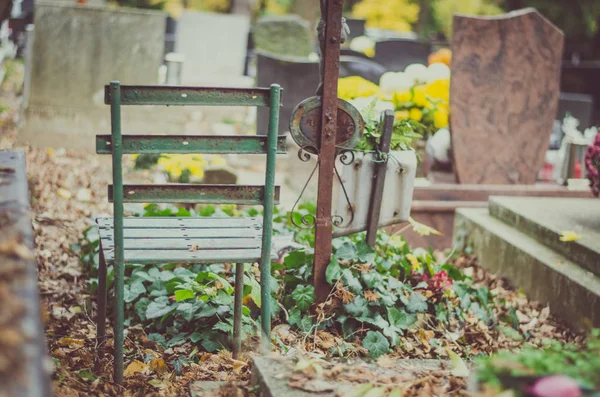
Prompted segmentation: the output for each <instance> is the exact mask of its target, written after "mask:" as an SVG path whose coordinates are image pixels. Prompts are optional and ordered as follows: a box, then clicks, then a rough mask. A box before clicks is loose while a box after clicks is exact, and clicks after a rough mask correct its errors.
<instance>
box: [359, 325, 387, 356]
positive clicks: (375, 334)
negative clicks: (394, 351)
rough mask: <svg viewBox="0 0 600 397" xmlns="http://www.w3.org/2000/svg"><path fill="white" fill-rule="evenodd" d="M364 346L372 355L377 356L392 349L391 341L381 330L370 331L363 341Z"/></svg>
mask: <svg viewBox="0 0 600 397" xmlns="http://www.w3.org/2000/svg"><path fill="white" fill-rule="evenodd" d="M362 346H363V347H364V348H365V349H367V350H368V351H369V354H370V355H371V357H374V358H377V357H379V356H381V355H384V354H386V353H388V352H389V351H390V342H388V340H387V338H386V337H385V336H383V334H382V333H381V332H379V331H369V332H367V335H366V336H365V338H364V339H363V341H362Z"/></svg>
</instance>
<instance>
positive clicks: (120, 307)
mask: <svg viewBox="0 0 600 397" xmlns="http://www.w3.org/2000/svg"><path fill="white" fill-rule="evenodd" d="M110 95H111V98H112V101H111V105H110V115H111V130H112V144H113V155H112V160H113V161H112V167H113V183H114V200H113V212H114V217H115V250H114V268H115V306H116V307H115V325H114V328H115V330H114V334H115V367H114V371H115V382H116V383H117V384H122V383H123V344H124V336H123V328H124V325H123V322H124V318H125V316H124V310H125V303H124V293H125V289H124V288H125V286H124V278H125V266H124V257H125V255H124V250H125V248H124V246H123V167H122V160H123V147H122V145H121V90H120V84H119V82H118V81H113V82H111V83H110Z"/></svg>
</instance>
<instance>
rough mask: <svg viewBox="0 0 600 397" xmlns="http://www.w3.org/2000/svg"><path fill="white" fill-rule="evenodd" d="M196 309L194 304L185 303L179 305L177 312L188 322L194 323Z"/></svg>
mask: <svg viewBox="0 0 600 397" xmlns="http://www.w3.org/2000/svg"><path fill="white" fill-rule="evenodd" d="M196 309H197V307H196V306H195V305H194V304H192V303H189V302H185V303H180V304H179V305H177V309H176V311H177V312H178V313H181V315H182V316H183V318H184V319H185V320H186V321H192V319H193V318H194V314H195V313H196Z"/></svg>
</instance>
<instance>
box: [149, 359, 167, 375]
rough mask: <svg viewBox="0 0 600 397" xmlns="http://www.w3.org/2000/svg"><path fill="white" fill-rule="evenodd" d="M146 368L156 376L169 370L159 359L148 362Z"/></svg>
mask: <svg viewBox="0 0 600 397" xmlns="http://www.w3.org/2000/svg"><path fill="white" fill-rule="evenodd" d="M148 367H149V368H150V369H151V370H152V371H154V372H156V373H157V374H162V373H165V372H167V371H169V368H168V367H167V364H166V363H165V361H164V360H162V359H160V358H155V359H153V360H150V362H149V363H148Z"/></svg>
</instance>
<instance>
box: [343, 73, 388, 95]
mask: <svg viewBox="0 0 600 397" xmlns="http://www.w3.org/2000/svg"><path fill="white" fill-rule="evenodd" d="M374 95H379V86H378V85H377V84H373V83H371V82H370V81H369V80H366V79H363V78H362V77H360V76H350V77H344V78H341V79H340V80H339V81H338V97H340V98H342V99H345V100H352V99H354V98H360V97H370V96H374Z"/></svg>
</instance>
